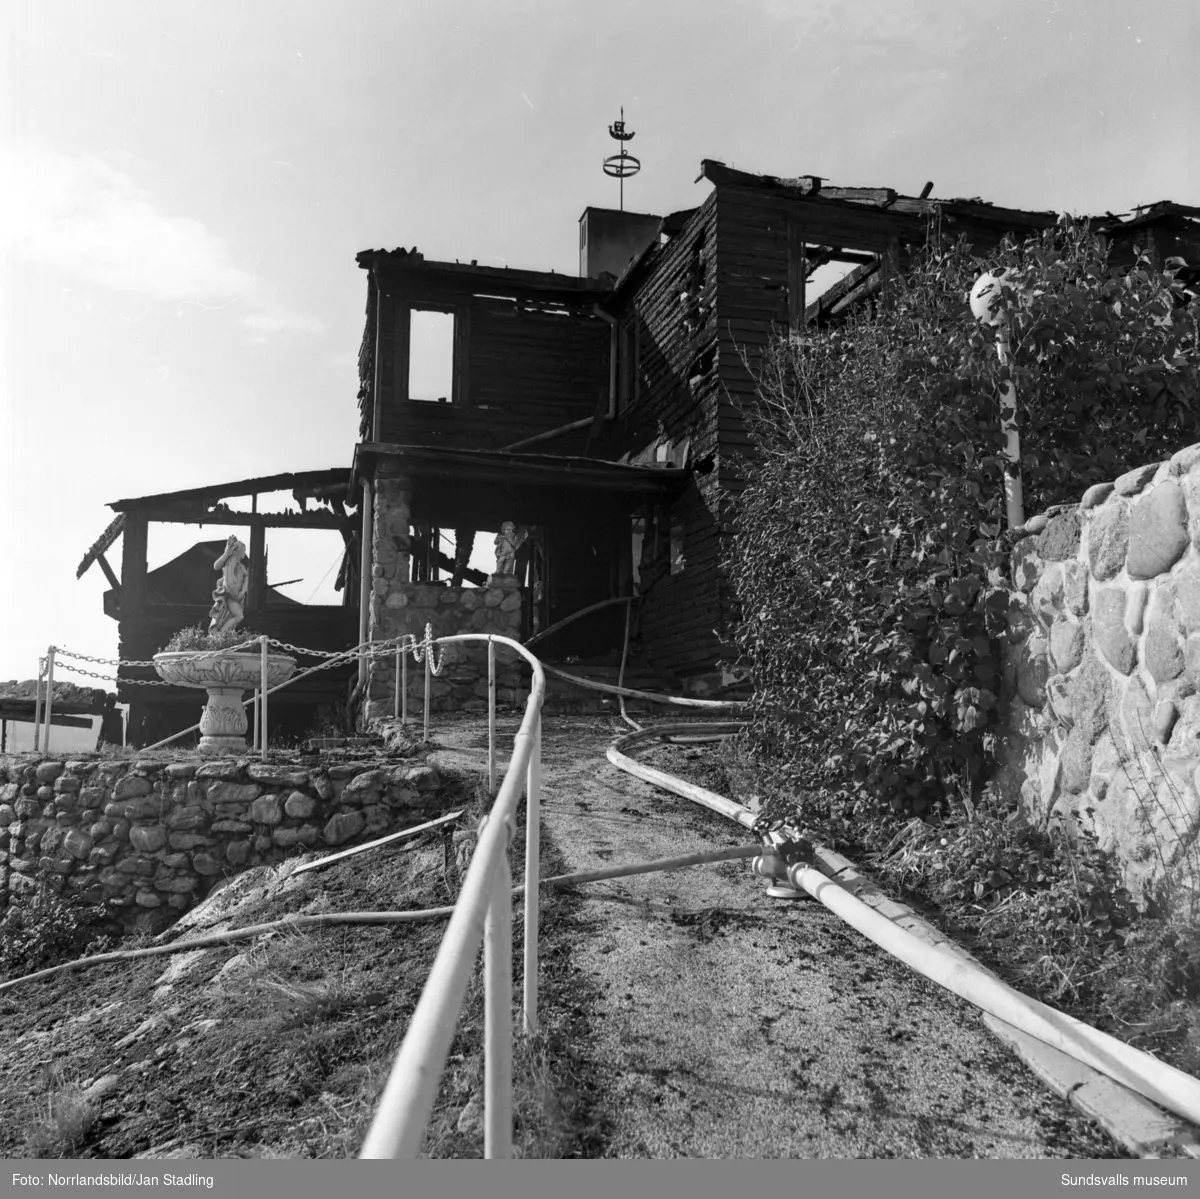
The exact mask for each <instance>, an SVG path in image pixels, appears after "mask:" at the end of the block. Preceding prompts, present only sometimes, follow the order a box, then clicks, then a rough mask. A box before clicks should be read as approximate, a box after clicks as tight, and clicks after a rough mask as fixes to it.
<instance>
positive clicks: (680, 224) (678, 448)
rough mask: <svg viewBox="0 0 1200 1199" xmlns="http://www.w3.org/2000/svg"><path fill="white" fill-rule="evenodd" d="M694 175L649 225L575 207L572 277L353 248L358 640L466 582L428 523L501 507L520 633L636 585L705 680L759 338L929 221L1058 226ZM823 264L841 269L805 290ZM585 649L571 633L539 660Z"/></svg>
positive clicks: (729, 596) (886, 257)
mask: <svg viewBox="0 0 1200 1199" xmlns="http://www.w3.org/2000/svg"><path fill="white" fill-rule="evenodd" d="M701 177H702V178H703V179H704V180H707V181H708V182H709V183H710V184H711V185H712V186H711V190H710V191H709V193H708V195H707V196H706V198H705V199H704V200H703V202H702V203H701V204H699V205H698V206H697V207H695V208H692V209H687V210H684V211H680V212H674V213H671V214H669V215H667V216H665V217H657V216H650V215H647V214H644V213H631V212H617V211H612V210H607V209H599V208H588V209H587V210H586V211H585V212H584V213H583V216H582V217H581V219H580V223H579V276H578V277H577V278H576V277H572V276H566V275H560V274H557V273H554V272H535V271H524V270H513V269H507V268H495V267H486V266H479V265H477V264H476V263H471V264H469V265H467V264H464V263H459V262H453V263H450V262H433V261H429V260H426V259H425V258H424V257H423V256H422V255H421V254H420V253H418V252H417V251H416V250H411V251H406V250H403V249H400V250H394V251H390V252H389V251H383V250H369V251H365V252H363V253H361V254H359V255H358V263H359V266H360V267H361V268H362V269H364V270H365V271H366V272H367V273H368V280H369V282H368V288H367V320H366V330H365V334H364V337H363V342H362V347H361V352H360V379H361V386H360V391H359V401H360V414H361V424H360V436H361V438H362V440H361V443H360V444H359V446H358V448H357V450H356V454H355V460H354V479H355V486H357V487H361V488H362V489H363V494H364V495H365V496H367V497H368V503H370V504H373V505H374V509H375V516H374V517H373V521H374V525H373V527H374V530H375V538H374V542H373V544H374V548H375V557H374V559H373V563H372V564H373V569H374V574H375V577H374V581H373V593H372V595H371V596H370V597H369V602H370V603H371V604H372V611H371V614H370V622H369V627H370V629H371V630H372V635H373V636H375V637H376V638H379V639H386V638H388V637H392V636H395V635H397V634H399V633H402V632H406V631H407V632H414V633H416V632H419V629H417V628H416V627H410V626H412V625H413V620H412V613H411V610H410V607H409V603H408V599H407V596H408V595H410V594H411V593H412V591H413V589H414V588H417V587H421V586H428V585H430V584H437V585H439V586H448V585H453V584H454V583H455V582H461V580H456V579H454V578H453V576H452V571H451V570H448V569H447V570H446V571H445V574H446V575H450V576H451V577H450V578H449V579H446V578H444V576H443V575H442V574H441V573H440V572H441V570H442V569H443V568H444V567H449V566H451V565H452V564H451V563H449V562H448V561H444V560H445V559H448V558H449V556H450V555H449V554H448V553H446V552H444V551H442V550H438V551H437V552H435V553H434V554H433V555H431V554H430V551H429V547H430V546H432V545H434V544H435V543H438V542H439V538H440V537H441V534H440V532H439V531H440V530H456V531H457V533H456V535H455V538H454V540H455V543H457V544H461V543H463V542H464V541H466V542H467V544H469V540H470V538H471V537H473V536H474V535H475V534H477V533H481V532H482V533H486V534H487V535H488V536H492V535H494V534H495V533H497V532H498V530H499V529H500V527H501V523H502V522H504V521H512V522H514V524H516V525H518V526H521V527H523V528H524V529H525V530H526V531H527V533H528V541H529V546H530V548H529V549H528V551H527V555H526V561H527V563H528V566H527V567H525V568H523V569H522V570H521V571H520V572H519V573H520V578H519V582H520V584H521V585H522V588H523V592H524V606H525V619H524V623H523V632H524V633H525V634H526V635H528V634H529V633H531V632H533V631H534V630H535V629H538V628H544V627H546V626H547V625H548V624H554V623H555V622H557V621H559V620H561V619H562V618H563V617H564V616H566V615H568V614H570V613H572V612H575V611H578V610H579V609H581V608H584V607H585V606H587V605H589V604H591V603H594V602H596V601H599V600H602V599H605V598H612V597H618V596H622V595H624V596H634V595H635V596H637V597H638V628H639V632H640V642H641V648H642V651H643V653H644V655H645V656H646V657H647V658H648V659H649V660H650V661H651V662H652V663H653V664H654V665H655V666H656V667H658V668H659V669H660V670H662V671H663V672H664V673H665V674H666V675H668V676H669V677H670V678H671V680H672V681H673V682H674V683H675V684H676V685H683V686H686V685H688V683H689V681H692V682H696V681H699V680H705V681H708V682H711V681H712V680H713V678H714V673H715V672H716V671H717V670H718V668H719V666H720V664H721V663H722V661H723V660H725V659H727V658H728V657H729V649H728V646H727V644H726V642H725V639H724V634H725V630H726V629H728V628H729V627H730V623H731V621H732V619H733V618H734V613H735V593H734V588H733V585H732V582H731V580H730V579H729V578H728V576H727V573H726V570H725V568H724V567H723V565H722V562H723V559H724V557H725V550H726V548H727V539H728V537H729V536H730V535H731V533H732V521H733V505H734V503H735V502H736V499H737V496H738V495H739V494H740V492H741V491H742V490H743V489H744V487H745V485H746V474H747V466H746V461H747V456H748V454H749V451H750V445H749V441H748V438H747V433H746V429H745V426H744V423H743V418H742V406H743V404H744V403H746V402H747V401H749V400H750V399H751V398H752V396H753V392H754V381H753V374H754V370H755V366H756V360H757V358H758V356H759V355H760V354H761V353H762V350H763V348H764V347H765V346H766V345H767V343H768V341H769V339H770V338H772V337H773V336H777V335H778V334H780V333H781V332H783V333H786V332H787V331H788V330H789V329H791V330H799V329H801V328H803V327H804V326H806V325H809V324H814V323H815V324H823V323H825V322H827V321H829V320H834V319H837V317H838V316H839V314H841V313H842V312H845V311H847V310H848V309H849V308H851V307H852V306H854V305H856V304H860V303H862V302H864V301H866V300H868V299H869V298H870V297H871V296H873V295H878V294H880V293H881V292H883V291H885V290H886V289H887V287H888V279H889V277H891V276H892V275H894V273H895V272H898V271H902V270H904V268H905V264H906V261H907V258H908V255H909V254H910V253H911V251H912V248H913V247H915V246H919V245H921V244H922V243H923V242H924V241H925V239H926V238H927V237H928V236H929V235H930V233H931V231H932V229H933V227H934V225H935V223H936V226H937V228H938V231H939V232H940V233H941V234H943V235H951V236H958V235H960V234H961V235H964V236H965V237H966V238H967V239H968V240H969V241H970V242H971V243H972V244H973V245H974V247H975V248H976V250H977V251H978V252H980V253H986V252H987V251H988V250H990V249H992V248H993V247H995V246H996V244H997V243H998V242H999V241H1000V240H1001V239H1002V238H1003V237H1004V236H1005V235H1006V234H1010V233H1011V234H1015V235H1017V236H1024V235H1027V234H1029V233H1033V232H1036V231H1038V230H1041V229H1045V228H1047V227H1049V226H1051V225H1053V224H1054V222H1055V219H1056V218H1055V215H1054V214H1053V213H1036V212H1018V211H1014V210H1010V209H1004V208H997V207H995V206H993V205H990V204H986V203H983V202H982V201H977V200H950V201H939V200H934V199H931V198H930V197H929V195H928V191H929V189H928V188H927V189H926V191H925V192H924V193H923V194H922V195H920V196H917V197H908V196H902V195H898V194H897V193H896V192H895V191H892V190H891V189H887V188H874V189H870V188H839V187H830V186H826V185H825V183H824V182H823V181H822V180H820V179H817V178H815V177H801V178H796V179H778V178H774V177H770V176H760V175H750V174H746V173H744V172H740V171H735V170H732V169H730V168H729V167H726V166H725V165H723V164H721V163H719V162H712V161H707V160H706V161H705V162H704V163H703V164H702V169H701ZM830 263H838V264H842V270H843V276H842V278H841V279H840V280H839V281H838V282H837V283H836V284H835V285H834V286H832V287H828V288H826V289H824V290H823V291H821V292H820V294H814V289H813V286H812V282H811V281H812V280H813V278H814V275H815V273H816V272H817V271H818V270H819V269H820V268H821V267H823V266H826V265H827V264H830ZM428 313H437V314H440V315H441V319H442V320H444V321H445V322H446V325H447V329H448V332H447V335H446V337H445V339H444V341H445V345H446V347H447V349H446V354H447V358H448V359H449V362H448V370H447V372H446V375H445V377H446V379H447V380H448V381H447V383H446V385H445V387H444V388H443V389H441V392H440V394H437V395H433V394H425V393H423V392H422V391H421V390H420V388H419V387H418V386H417V385H416V381H415V377H414V373H413V346H414V339H415V338H416V337H417V336H418V329H419V327H420V324H421V322H423V321H424V320H425V319H426V317H425V314H428ZM439 555H440V557H439ZM439 563H441V564H442V565H441V566H439ZM447 598H448V599H449V597H447ZM451 606H452V607H453V605H451ZM617 628H618V631H619V626H617ZM613 629H614V626H613V624H612V623H611V622H610V623H609V625H608V626H607V635H608V636H609V637H610V638H611V636H612V634H613ZM439 631H442V630H439ZM572 637H574V638H575V640H572ZM603 648H604V644H603V637H600V638H598V637H597V630H596V628H595V626H593V627H592V628H591V629H590V630H589V629H588V627H587V626H586V625H581V626H579V627H578V628H577V631H576V632H575V633H574V634H569V633H566V632H564V634H563V640H562V641H560V642H556V644H555V646H554V652H557V653H558V654H560V655H565V654H579V655H586V654H587V653H589V652H593V653H594V652H598V651H599V650H601V649H603ZM375 690H376V692H377V697H378V698H380V699H381V698H382V697H383V695H384V694H385V693H386V690H387V688H386V687H384V686H379V687H377V688H376V689H375Z"/></svg>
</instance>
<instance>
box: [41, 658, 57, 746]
mask: <svg viewBox="0 0 1200 1199" xmlns="http://www.w3.org/2000/svg"><path fill="white" fill-rule="evenodd" d="M54 654H55V649H54V646H51V647H50V648H49V649H48V650H47V651H46V738H45V745H44V747H43V748H44V751H45V752H46V753H49V752H50V714H51V712H53V710H54Z"/></svg>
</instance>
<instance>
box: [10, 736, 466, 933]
mask: <svg viewBox="0 0 1200 1199" xmlns="http://www.w3.org/2000/svg"><path fill="white" fill-rule="evenodd" d="M440 787H441V779H440V778H439V776H438V773H437V770H436V769H435V768H434V767H432V766H425V765H421V764H419V763H415V762H413V761H407V762H400V763H399V764H397V763H396V762H395V761H394V760H393V761H382V760H381V761H378V762H370V761H364V762H353V763H345V764H338V765H327V766H322V767H311V768H310V767H296V768H293V767H289V766H276V765H270V764H266V763H261V762H251V761H249V760H240V761H217V762H204V763H200V762H196V761H180V762H165V761H153V760H143V761H138V760H134V761H129V760H120V761H111V760H110V761H106V760H102V759H93V760H80V761H54V760H38V759H37V758H36V757H35V756H34V755H30V754H24V755H21V756H20V757H0V912H3V911H4V909H5V908H7V907H8V905H10V904H17V905H23V904H30V903H32V902H34V901H35V900H36V898H37V897H38V895H39V894H40V892H41V891H42V890H44V889H46V890H49V891H51V892H54V893H57V894H59V895H61V896H62V897H63V898H65V899H68V900H72V899H73V900H75V901H78V902H79V903H81V904H84V903H86V904H92V903H103V904H104V905H105V906H107V907H108V908H109V909H110V910H111V911H112V912H113V914H114V916H115V917H116V919H118V920H119V921H120V922H121V923H122V924H123V925H124V926H125V927H126V929H132V928H133V927H135V925H137V924H138V923H140V924H141V925H142V926H146V925H149V926H150V928H151V930H157V929H159V928H162V927H165V925H166V924H168V923H170V922H171V921H172V920H173V919H175V918H176V917H177V916H178V915H179V914H180V913H181V912H183V911H186V910H187V909H188V908H190V907H192V906H193V905H194V904H196V903H197V902H199V901H200V900H201V899H203V898H204V896H205V895H207V894H208V892H209V891H210V890H211V889H212V887H213V885H214V884H215V883H216V882H217V881H218V880H219V879H221V878H222V877H225V876H228V875H232V874H236V873H238V872H239V871H241V870H243V869H246V868H248V867H251V866H257V865H261V864H263V863H266V862H276V861H279V860H281V859H282V858H284V857H286V856H288V855H289V854H294V853H297V852H300V851H303V850H305V849H332V848H335V847H338V846H346V845H353V844H356V843H358V842H361V841H367V840H370V839H372V838H373V837H378V836H382V835H384V834H385V833H388V832H393V831H398V830H400V829H403V828H407V827H409V826H411V825H414V824H419V823H421V822H422V821H423V820H428V819H430V818H431V817H432V816H434V815H436V814H437V813H438V812H439V811H440V810H441V809H442V807H443V806H444V803H443V801H442V800H440V799H439V789H440ZM139 918H141V919H140V921H139Z"/></svg>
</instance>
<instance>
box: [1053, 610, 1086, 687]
mask: <svg viewBox="0 0 1200 1199" xmlns="http://www.w3.org/2000/svg"><path fill="white" fill-rule="evenodd" d="M1050 656H1051V657H1052V658H1053V659H1054V668H1055V669H1056V670H1057V671H1058V672H1059V673H1060V674H1070V672H1071V671H1072V670H1074V669H1075V667H1076V666H1078V665H1079V663H1080V661H1081V660H1082V658H1083V625H1081V624H1080V623H1079V622H1078V621H1074V620H1056V621H1055V622H1054V624H1053V625H1052V626H1051V628H1050Z"/></svg>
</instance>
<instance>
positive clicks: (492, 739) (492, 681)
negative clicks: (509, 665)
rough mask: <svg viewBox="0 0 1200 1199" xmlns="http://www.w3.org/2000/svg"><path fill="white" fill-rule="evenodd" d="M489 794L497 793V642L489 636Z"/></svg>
mask: <svg viewBox="0 0 1200 1199" xmlns="http://www.w3.org/2000/svg"><path fill="white" fill-rule="evenodd" d="M488 794H489V795H495V794H496V643H495V642H494V641H493V640H492V639H491V638H490V637H489V638H488Z"/></svg>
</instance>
